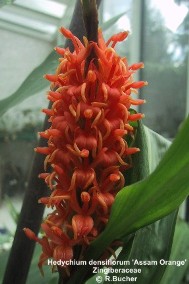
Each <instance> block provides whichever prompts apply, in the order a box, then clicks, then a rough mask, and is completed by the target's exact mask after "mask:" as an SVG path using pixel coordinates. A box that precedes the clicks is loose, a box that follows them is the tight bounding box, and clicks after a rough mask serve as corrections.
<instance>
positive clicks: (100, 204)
mask: <svg viewBox="0 0 189 284" xmlns="http://www.w3.org/2000/svg"><path fill="white" fill-rule="evenodd" d="M61 32H62V34H63V35H64V36H65V37H67V38H69V39H70V40H71V41H72V43H73V45H74V49H75V50H74V52H70V50H69V49H68V48H66V49H63V48H60V47H57V48H56V51H57V52H58V53H59V54H60V55H61V56H62V57H61V58H60V64H59V66H58V68H57V70H56V73H55V74H49V75H45V78H46V79H47V80H49V81H51V90H50V91H49V92H48V99H49V100H50V101H51V102H52V107H51V109H44V110H43V112H44V113H46V114H47V115H48V116H49V121H50V123H51V127H50V128H49V129H47V130H46V131H44V132H41V133H40V135H41V136H42V137H44V138H46V139H47V140H48V146H47V147H42V148H41V147H38V148H36V151H37V152H39V153H41V154H44V155H46V158H45V161H44V167H45V170H46V169H47V166H48V168H49V166H50V167H51V171H50V172H49V173H42V174H40V176H39V177H40V178H43V179H44V180H45V182H46V183H47V185H48V186H49V188H50V189H51V191H52V193H51V195H50V197H44V198H41V199H40V200H39V202H41V203H44V204H45V205H46V206H48V207H52V208H54V211H53V212H52V213H51V214H49V215H48V217H47V219H46V220H45V221H44V223H43V224H42V229H43V231H44V233H45V236H44V237H43V238H42V239H38V238H37V237H36V236H35V235H34V234H33V233H32V232H31V231H30V230H29V229H25V233H26V235H28V237H30V238H31V239H33V240H35V241H37V242H38V243H40V244H41V245H42V248H43V253H42V255H41V258H40V262H39V266H40V267H41V266H42V264H43V263H44V262H45V261H46V260H47V258H49V257H52V258H54V260H57V259H59V258H60V259H62V260H71V259H72V258H73V257H74V254H73V247H74V246H75V245H80V246H82V248H85V247H86V246H87V245H88V244H89V243H90V242H91V241H92V240H93V239H94V238H96V237H97V236H98V234H100V232H101V231H102V230H103V229H104V226H105V224H106V223H107V221H108V218H109V214H110V210H111V206H112V203H113V202H114V199H115V196H116V194H117V192H118V191H119V190H120V189H121V188H122V187H123V186H124V183H125V180H124V177H123V174H122V172H121V171H122V169H125V168H128V167H129V161H130V159H129V156H130V155H131V154H134V153H136V152H138V151H139V149H138V148H129V146H128V145H127V142H126V140H125V139H124V137H125V136H126V135H128V136H129V135H130V136H132V135H133V133H134V128H133V127H132V126H131V124H130V122H131V121H136V120H139V119H141V118H142V117H143V114H141V113H136V114H133V113H131V112H130V108H131V106H132V105H140V104H143V103H144V100H141V99H133V97H132V96H131V94H132V92H134V93H137V90H136V89H138V88H141V87H143V86H145V85H146V84H147V83H146V82H144V81H139V82H134V81H133V73H135V71H136V70H138V69H139V68H143V63H141V62H140V63H136V64H133V65H131V66H128V63H127V59H126V58H121V57H120V56H119V55H117V53H116V52H115V50H114V47H115V45H116V43H117V42H119V41H122V40H124V39H125V38H126V37H127V35H128V32H122V33H119V34H117V35H114V36H112V37H111V38H110V39H109V40H108V41H107V43H106V42H105V41H104V39H103V36H102V32H101V30H99V35H98V43H95V42H88V41H87V39H86V38H84V45H83V44H82V43H81V42H80V41H79V39H78V38H77V37H75V36H74V35H73V34H72V33H71V32H70V31H69V30H67V29H65V28H61ZM92 50H93V52H94V53H95V54H96V57H97V58H95V59H94V60H91V61H90V62H89V64H87V60H88V56H89V55H90V52H91V51H92ZM86 66H88V68H87V70H86ZM81 251H82V252H83V250H81ZM80 257H81V256H80Z"/></svg>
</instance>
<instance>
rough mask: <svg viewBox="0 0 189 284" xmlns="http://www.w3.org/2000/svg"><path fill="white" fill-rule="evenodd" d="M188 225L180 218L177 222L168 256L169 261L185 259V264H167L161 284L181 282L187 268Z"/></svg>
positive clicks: (188, 249) (188, 251)
mask: <svg viewBox="0 0 189 284" xmlns="http://www.w3.org/2000/svg"><path fill="white" fill-rule="evenodd" d="M188 240H189V226H188V224H187V223H185V222H184V221H182V220H179V221H178V222H177V226H176V230H175V235H174V240H173V247H172V252H171V256H170V261H184V260H185V259H186V260H187V262H186V264H185V265H181V266H175V265H168V266H167V268H166V271H165V274H164V276H163V278H162V280H161V282H160V283H161V284H170V283H171V284H178V283H182V279H183V278H184V276H185V275H186V272H187V270H189V263H188V260H189V241H188Z"/></svg>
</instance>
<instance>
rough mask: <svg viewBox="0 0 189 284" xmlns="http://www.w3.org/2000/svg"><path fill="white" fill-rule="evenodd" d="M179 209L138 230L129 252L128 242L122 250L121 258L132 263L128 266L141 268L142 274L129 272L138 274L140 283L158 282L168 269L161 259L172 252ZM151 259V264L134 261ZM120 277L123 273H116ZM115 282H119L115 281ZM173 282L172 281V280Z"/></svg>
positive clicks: (167, 257)
mask: <svg viewBox="0 0 189 284" xmlns="http://www.w3.org/2000/svg"><path fill="white" fill-rule="evenodd" d="M176 218H177V211H175V212H173V213H171V214H170V215H168V216H166V217H164V218H162V219H161V220H158V221H156V222H155V223H153V224H151V225H148V226H146V227H144V228H142V229H140V230H138V231H137V232H136V235H135V237H134V240H133V242H132V245H131V249H130V252H129V254H128V244H126V245H125V246H124V248H123V250H122V251H121V253H120V255H119V257H118V259H117V260H118V261H119V260H128V261H129V262H130V265H129V266H127V268H137V269H138V268H140V269H141V274H137V275H134V274H130V275H129V274H128V276H130V277H131V276H133V277H134V276H137V281H136V283H138V284H151V283H154V284H156V283H157V284H158V283H159V282H160V279H161V278H162V276H163V273H164V271H165V269H166V266H165V265H160V263H159V261H160V260H161V259H165V260H168V259H169V256H170V252H171V246H172V240H173V235H174V230H175V222H176ZM133 260H134V261H135V260H137V261H149V264H150V265H137V264H135V263H134V261H133ZM117 268H121V267H119V266H118V267H117ZM115 275H116V276H118V277H121V276H123V274H121V273H119V274H115ZM114 283H119V282H117V281H114ZM170 283H171V282H170Z"/></svg>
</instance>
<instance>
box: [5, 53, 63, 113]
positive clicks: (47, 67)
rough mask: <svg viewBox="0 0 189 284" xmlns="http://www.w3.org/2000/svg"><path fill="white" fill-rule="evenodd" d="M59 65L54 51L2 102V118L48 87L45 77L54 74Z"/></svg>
mask: <svg viewBox="0 0 189 284" xmlns="http://www.w3.org/2000/svg"><path fill="white" fill-rule="evenodd" d="M57 63H58V55H57V54H56V53H55V52H54V51H53V52H52V53H51V54H50V55H49V56H48V57H47V58H46V59H45V61H44V62H43V63H42V64H41V65H39V66H38V67H37V68H35V69H34V70H33V71H32V73H31V74H30V75H29V76H28V77H27V79H26V80H25V81H24V82H23V84H22V85H21V86H20V87H19V88H18V90H17V91H16V92H15V93H14V94H12V95H11V96H9V97H8V98H5V99H3V100H1V101H0V116H1V115H3V114H4V113H5V112H6V111H7V110H8V109H9V108H11V107H13V106H15V105H16V104H18V103H20V102H22V101H23V100H25V99H27V98H29V97H30V96H32V95H34V94H36V93H37V92H39V91H41V90H42V89H44V88H45V87H47V86H48V85H49V82H48V81H47V80H45V79H44V78H43V75H44V74H46V73H54V71H55V68H56V66H57Z"/></svg>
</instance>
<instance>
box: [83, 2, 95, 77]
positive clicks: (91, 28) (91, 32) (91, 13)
mask: <svg viewBox="0 0 189 284" xmlns="http://www.w3.org/2000/svg"><path fill="white" fill-rule="evenodd" d="M81 3H82V10H83V20H84V24H85V29H86V36H87V39H88V41H93V42H96V43H98V9H97V3H96V0H81ZM91 60H93V63H94V64H95V65H96V66H97V65H98V60H97V55H96V53H95V51H94V49H92V50H91V52H90V54H89V55H88V57H87V59H86V63H85V76H86V75H87V71H88V68H89V65H90V62H91ZM97 67H98V66H97Z"/></svg>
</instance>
